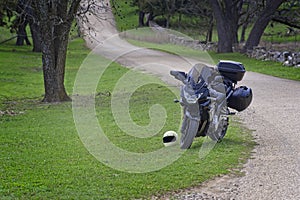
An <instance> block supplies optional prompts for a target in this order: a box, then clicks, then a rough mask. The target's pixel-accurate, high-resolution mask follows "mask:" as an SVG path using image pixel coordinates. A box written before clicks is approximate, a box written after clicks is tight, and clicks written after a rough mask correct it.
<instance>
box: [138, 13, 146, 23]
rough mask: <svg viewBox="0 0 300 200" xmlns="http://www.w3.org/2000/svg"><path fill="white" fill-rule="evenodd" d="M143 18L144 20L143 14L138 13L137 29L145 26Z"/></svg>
mask: <svg viewBox="0 0 300 200" xmlns="http://www.w3.org/2000/svg"><path fill="white" fill-rule="evenodd" d="M144 18H145V13H144V12H143V11H139V27H143V26H145V23H144Z"/></svg>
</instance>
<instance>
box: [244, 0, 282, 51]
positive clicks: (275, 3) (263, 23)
mask: <svg viewBox="0 0 300 200" xmlns="http://www.w3.org/2000/svg"><path fill="white" fill-rule="evenodd" d="M283 2H284V0H269V1H267V5H266V7H265V9H264V10H263V11H262V13H261V14H260V16H259V18H258V19H257V20H256V22H255V24H254V26H253V28H252V29H251V32H250V35H249V37H248V39H247V42H246V44H245V46H244V50H245V51H246V50H253V47H255V46H257V45H258V44H259V42H260V38H261V36H262V34H263V33H264V31H265V29H266V27H267V26H268V24H269V22H270V20H271V19H272V17H273V14H274V13H275V11H276V10H277V8H278V7H279V6H280V5H281V4H282V3H283Z"/></svg>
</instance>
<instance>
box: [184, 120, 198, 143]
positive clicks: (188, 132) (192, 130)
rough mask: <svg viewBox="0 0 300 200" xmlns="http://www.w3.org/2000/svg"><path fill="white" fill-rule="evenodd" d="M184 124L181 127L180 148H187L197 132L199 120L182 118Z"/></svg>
mask: <svg viewBox="0 0 300 200" xmlns="http://www.w3.org/2000/svg"><path fill="white" fill-rule="evenodd" d="M184 125H186V127H183V128H182V129H181V139H180V148H181V149H189V148H190V147H191V146H192V143H193V141H194V138H195V136H196V134H197V132H198V127H199V122H198V121H196V120H191V119H189V118H186V119H184Z"/></svg>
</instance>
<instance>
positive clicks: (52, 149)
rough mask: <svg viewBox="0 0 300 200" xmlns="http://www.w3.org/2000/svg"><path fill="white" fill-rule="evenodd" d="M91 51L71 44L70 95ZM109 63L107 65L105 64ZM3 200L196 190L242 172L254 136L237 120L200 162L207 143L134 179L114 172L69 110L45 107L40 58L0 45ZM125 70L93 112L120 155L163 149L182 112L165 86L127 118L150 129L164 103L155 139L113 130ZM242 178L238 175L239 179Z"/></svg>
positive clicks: (138, 98)
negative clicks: (87, 143)
mask: <svg viewBox="0 0 300 200" xmlns="http://www.w3.org/2000/svg"><path fill="white" fill-rule="evenodd" d="M88 53H89V50H87V49H86V48H85V46H84V42H83V41H82V40H81V39H76V40H73V41H72V42H71V43H70V45H69V50H68V59H67V66H66V80H65V83H66V89H67V91H68V93H69V94H72V92H73V84H74V80H75V77H76V73H77V71H78V69H79V67H80V65H81V63H82V62H83V60H84V59H85V57H86V56H87V55H88ZM103 59H104V58H103ZM0 60H1V62H0V85H1V86H0V87H1V93H0V110H1V114H0V199H135V198H149V197H150V196H152V195H158V194H162V193H165V192H168V191H174V190H178V189H181V188H186V187H190V186H194V185H198V184H200V183H201V182H203V181H205V180H207V179H210V178H212V177H215V176H219V175H220V174H227V173H230V172H232V170H233V169H238V168H239V167H241V164H242V163H243V162H245V160H246V158H248V157H249V154H250V151H251V149H252V148H253V145H254V143H253V142H252V141H251V136H250V134H249V132H248V131H247V130H246V129H244V128H241V125H240V123H239V122H238V120H237V119H235V118H234V119H232V122H231V125H230V128H229V130H228V135H227V136H226V138H225V139H224V141H223V142H222V143H219V144H217V145H216V146H215V148H214V149H213V151H211V153H210V154H209V155H208V156H207V157H205V159H200V158H199V149H200V147H201V144H202V142H203V139H197V140H196V141H195V142H194V144H193V146H192V148H191V149H190V150H189V151H187V152H186V153H184V154H183V156H181V157H180V158H179V159H178V160H177V161H176V162H174V163H173V164H172V165H170V166H168V167H166V168H163V169H161V170H158V171H154V172H150V173H145V174H134V173H126V172H121V171H117V170H115V169H112V168H109V167H107V166H106V165H105V164H103V163H101V162H99V161H98V160H97V159H95V158H94V157H93V156H92V155H91V154H89V152H88V151H87V149H86V148H85V147H84V146H83V144H82V142H81V140H80V138H79V135H78V133H77V130H76V127H75V124H74V120H73V114H72V104H71V102H69V103H62V104H44V103H41V102H40V101H41V99H42V96H43V93H44V89H43V81H42V77H43V76H42V68H41V66H42V64H41V54H37V53H32V52H31V47H27V46H24V47H16V46H14V45H13V41H11V42H9V43H5V44H3V45H1V46H0ZM127 72H128V69H126V68H123V67H121V66H119V65H118V64H115V63H112V64H111V65H110V66H109V67H108V68H107V69H106V71H105V73H104V75H103V76H102V78H101V80H100V82H99V86H98V88H97V96H96V99H95V100H96V112H97V118H98V120H99V123H100V124H101V126H102V128H103V130H104V131H105V133H106V134H107V136H108V138H109V139H110V140H111V141H112V142H113V143H114V144H116V145H117V146H119V147H120V148H123V149H125V150H127V151H132V152H138V153H143V152H149V151H153V150H155V149H158V148H163V144H162V139H161V138H162V134H163V133H164V131H166V130H170V129H175V130H177V129H178V127H179V125H180V121H181V108H180V106H179V105H177V104H174V103H173V99H174V98H175V96H174V94H173V93H172V92H171V91H170V90H169V88H168V87H161V86H160V85H155V84H150V85H145V86H143V87H141V88H139V89H138V90H136V91H135V92H134V94H133V95H132V97H131V99H130V114H131V117H132V119H133V120H134V122H136V123H137V124H140V125H146V124H148V123H149V121H150V118H149V115H148V111H149V108H150V107H151V105H153V104H157V103H159V104H161V105H162V106H163V107H164V108H165V109H166V111H167V114H168V117H167V121H166V123H165V126H164V127H163V128H162V130H161V131H160V132H159V133H158V134H157V135H155V136H154V137H151V138H147V139H137V138H134V137H131V136H129V135H126V133H124V132H123V131H122V130H120V128H119V127H118V126H117V125H116V123H115V121H114V118H113V115H112V112H111V107H110V104H111V96H110V95H109V94H110V93H111V92H112V90H113V88H114V85H115V83H116V82H117V81H118V79H119V78H120V77H121V76H123V75H124V74H125V73H127ZM237 173H238V172H237Z"/></svg>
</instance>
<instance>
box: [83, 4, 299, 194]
mask: <svg viewBox="0 0 300 200" xmlns="http://www.w3.org/2000/svg"><path fill="white" fill-rule="evenodd" d="M106 3H107V2H106ZM100 12H101V11H100ZM101 15H102V16H105V18H106V20H100V21H99V20H97V19H96V18H95V16H94V15H91V16H89V20H90V21H91V23H93V27H94V28H95V30H94V31H95V33H96V37H95V38H86V40H87V43H88V45H89V46H90V47H91V48H92V47H95V46H96V45H98V44H102V46H101V48H98V49H97V51H96V52H97V53H99V54H101V55H103V56H105V57H107V58H109V59H113V60H116V61H118V62H120V63H121V64H123V65H126V66H130V67H135V68H139V69H141V70H145V71H147V72H150V73H153V74H155V75H158V76H159V77H160V78H162V79H163V80H164V81H166V82H168V83H171V84H178V82H174V80H173V79H172V78H171V77H170V76H169V70H170V69H175V68H176V69H182V70H184V71H187V70H188V69H190V67H191V66H192V65H193V64H195V63H197V61H196V60H185V59H182V58H180V57H178V56H175V55H170V54H166V53H162V52H157V51H152V50H145V49H139V48H137V47H135V46H133V45H131V44H129V43H127V42H126V41H124V40H121V39H120V38H119V37H117V36H116V37H113V38H111V36H112V35H114V34H116V33H117V31H116V29H115V26H114V21H113V16H112V13H111V12H110V11H108V10H106V11H105V12H104V11H103V13H101ZM93 40H94V41H93ZM91 41H93V43H91ZM145 63H148V64H145ZM241 84H244V85H247V86H249V87H251V88H252V89H253V91H254V101H253V103H252V105H251V107H250V108H249V109H248V110H247V111H244V112H242V113H239V117H240V118H241V119H243V121H244V122H245V124H246V125H247V126H248V127H249V128H250V129H252V130H254V132H253V134H254V135H255V138H256V141H257V143H258V146H257V147H256V149H255V153H254V154H253V159H250V160H249V161H248V163H247V164H246V165H245V168H244V171H245V174H246V175H245V176H243V177H222V178H219V179H216V180H212V181H210V182H208V183H205V184H203V185H202V186H199V188H195V189H192V190H190V191H185V192H183V193H181V194H176V195H174V196H173V197H164V198H165V199H168V198H178V199H241V200H250V199H251V200H258V199H266V200H269V199H272V200H277V199H278V200H283V199H286V200H297V199H300V123H299V122H298V120H299V119H300V83H299V82H295V81H289V80H284V79H279V78H274V77H271V76H265V75H261V74H257V73H251V72H247V74H246V76H245V78H244V80H243V81H242V83H241Z"/></svg>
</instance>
